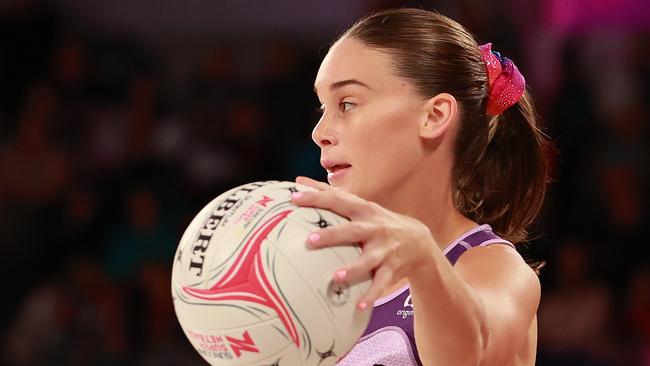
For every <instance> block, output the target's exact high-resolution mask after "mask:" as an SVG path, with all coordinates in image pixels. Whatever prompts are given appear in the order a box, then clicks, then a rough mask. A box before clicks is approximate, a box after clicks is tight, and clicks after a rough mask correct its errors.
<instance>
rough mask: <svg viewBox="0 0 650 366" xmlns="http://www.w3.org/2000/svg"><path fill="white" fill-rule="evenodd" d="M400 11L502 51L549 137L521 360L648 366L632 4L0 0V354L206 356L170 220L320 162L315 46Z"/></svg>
mask: <svg viewBox="0 0 650 366" xmlns="http://www.w3.org/2000/svg"><path fill="white" fill-rule="evenodd" d="M398 6H416V7H422V8H426V9H436V10H438V11H440V12H441V13H443V14H445V15H447V16H450V17H452V18H453V19H455V20H457V21H459V22H460V23H462V24H463V25H465V26H466V27H468V28H469V29H470V30H471V31H472V32H473V33H474V34H475V35H477V37H478V39H479V41H480V42H481V43H483V42H488V41H489V42H493V44H494V48H495V49H496V50H499V51H501V52H502V53H504V54H505V55H507V56H509V57H510V58H512V59H514V60H515V61H516V63H517V65H518V66H519V68H520V70H522V72H523V74H524V75H525V76H526V78H527V81H528V84H529V87H530V89H531V91H532V94H533V96H534V97H535V98H536V100H537V105H538V109H539V113H540V115H541V116H542V119H543V123H544V126H545V128H546V130H547V132H548V134H549V135H550V136H551V137H552V138H553V140H554V141H555V143H556V145H557V147H558V148H559V150H560V155H559V159H558V161H557V167H556V174H555V182H554V183H553V184H552V185H551V187H550V193H549V196H548V198H547V201H546V205H545V207H544V209H543V212H542V214H541V215H540V219H539V220H538V222H537V223H536V225H535V227H534V228H533V230H532V232H533V234H534V235H535V239H534V240H532V241H531V242H530V243H529V244H527V245H525V246H522V249H521V250H522V253H523V254H524V255H525V256H526V257H527V258H529V259H530V260H545V261H546V262H547V265H546V267H545V268H544V269H543V270H542V272H541V279H542V285H543V297H542V304H541V307H540V310H539V321H540V326H539V352H538V363H537V364H538V365H650V260H649V257H648V255H647V253H648V250H647V249H646V246H647V245H648V244H649V243H648V241H649V240H650V239H649V237H648V235H647V233H646V232H644V231H646V230H645V229H646V228H647V227H648V224H649V219H650V215H649V213H650V212H649V210H648V207H650V206H649V203H650V202H649V201H650V199H649V197H648V193H650V190H649V189H648V188H649V186H650V184H649V181H648V179H649V171H648V167H649V164H648V160H649V158H650V154H649V146H650V145H649V144H648V143H649V142H650V141H648V140H649V139H650V135H649V131H648V127H649V122H650V113H649V106H650V43H649V42H648V41H649V39H650V37H649V35H650V4H648V3H647V0H569V1H567V0H534V1H525V0H524V1H522V0H492V1H480V0H457V1H452V0H440V1H421V2H415V1H409V2H405V1H388V0H387V1H378V0H340V1H338V0H333V1H301V0H276V1H263V0H250V1H238V0H222V1H216V0H215V1H209V0H204V1H202V0H184V1H177V0H129V1H127V0H0V243H1V246H0V249H1V250H2V255H1V256H0V270H1V271H2V277H1V278H2V280H1V281H2V287H3V289H4V290H3V291H4V293H5V295H4V296H3V297H4V298H5V300H3V301H1V302H0V309H1V310H0V364H3V365H11V366H14V365H15V366H23V365H30V366H32V365H163V366H164V365H170V366H172V365H174V366H175V365H203V364H204V363H203V361H202V359H201V358H200V357H199V356H198V353H196V352H195V351H194V350H193V349H192V348H191V346H190V344H189V342H188V341H187V340H186V339H185V337H184V335H183V334H182V332H181V330H180V327H179V326H178V324H177V321H176V318H175V315H174V312H173V307H172V304H171V296H170V290H169V289H170V285H169V278H170V269H171V262H172V257H173V253H174V250H175V247H176V244H177V242H178V240H179V238H180V236H181V234H182V232H183V230H184V228H185V226H186V225H187V224H188V223H189V221H190V220H191V219H192V217H193V216H194V214H195V213H196V212H198V210H199V209H200V208H201V207H202V206H203V205H204V204H206V203H207V202H208V201H209V200H210V199H212V198H213V197H215V196H216V195H218V194H220V193H221V192H223V191H225V190H226V189H228V188H231V187H234V186H236V185H239V184H242V183H247V182H251V181H255V180H269V179H282V180H292V179H293V178H294V177H295V176H296V175H307V176H311V177H314V178H317V179H324V178H325V177H324V175H323V172H322V169H321V168H320V166H319V163H318V157H319V151H318V149H317V148H316V147H315V145H313V143H312V142H311V139H310V131H311V129H312V127H313V126H314V125H315V123H316V121H317V117H316V114H315V112H314V110H315V108H316V107H317V106H318V103H317V99H316V98H315V97H314V96H313V92H312V84H313V79H314V77H315V75H316V71H317V69H318V65H319V62H320V60H321V59H322V57H323V56H324V55H325V53H326V51H327V47H328V44H329V42H331V41H332V40H334V39H335V38H336V36H337V35H338V34H339V33H340V32H342V31H343V30H344V29H345V28H346V27H347V26H349V25H351V24H352V23H353V22H354V21H355V20H356V19H358V18H359V17H361V16H362V15H364V14H366V13H368V12H370V11H372V10H377V9H382V8H388V7H398ZM644 234H645V235H644Z"/></svg>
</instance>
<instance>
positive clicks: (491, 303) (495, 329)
mask: <svg viewBox="0 0 650 366" xmlns="http://www.w3.org/2000/svg"><path fill="white" fill-rule="evenodd" d="M454 267H455V270H456V271H457V273H458V274H459V276H460V277H461V279H463V281H464V282H465V283H467V285H469V287H471V288H472V289H473V290H474V291H475V293H476V295H477V296H478V298H479V299H480V301H481V302H482V304H483V307H484V310H485V321H486V322H485V325H486V328H487V329H486V330H487V334H488V339H487V347H486V349H485V353H484V357H483V363H482V364H484V365H505V364H508V363H510V362H512V360H513V359H514V356H515V354H516V353H517V352H518V350H519V348H520V347H521V346H522V345H523V344H524V342H525V341H526V337H528V334H529V329H530V326H531V324H532V322H533V320H534V318H535V314H536V312H537V307H538V306H539V300H540V296H541V288H540V283H539V279H538V278H537V275H536V274H535V272H534V271H533V270H532V269H531V268H530V267H529V266H528V265H527V264H526V263H525V261H524V260H523V258H522V257H521V256H520V255H519V253H517V252H516V251H515V250H514V249H513V248H511V247H509V246H506V245H490V246H485V247H474V248H472V249H470V250H468V251H467V252H465V253H464V254H463V255H462V256H461V257H460V258H459V259H458V261H457V262H456V265H455V266H454Z"/></svg>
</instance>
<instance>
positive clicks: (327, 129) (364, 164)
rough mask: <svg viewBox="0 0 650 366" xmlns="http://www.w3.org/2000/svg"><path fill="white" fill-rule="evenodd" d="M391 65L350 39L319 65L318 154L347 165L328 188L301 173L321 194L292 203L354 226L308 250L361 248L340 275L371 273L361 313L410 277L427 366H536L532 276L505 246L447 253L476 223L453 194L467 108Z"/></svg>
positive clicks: (314, 241) (313, 238) (323, 233)
mask: <svg viewBox="0 0 650 366" xmlns="http://www.w3.org/2000/svg"><path fill="white" fill-rule="evenodd" d="M390 62H391V59H390V56H389V55H387V54H385V53H383V52H381V51H378V50H374V49H371V48H369V47H367V46H365V45H364V44H363V43H361V42H359V41H358V40H355V39H348V38H344V39H341V40H339V41H338V42H337V43H336V44H335V45H333V46H332V47H331V49H330V51H329V53H328V54H327V56H326V57H325V59H324V60H323V62H322V64H321V67H320V69H319V71H318V75H317V77H316V81H315V84H314V86H315V90H316V92H317V94H318V97H319V99H320V101H321V103H322V107H321V109H322V110H323V115H322V117H321V119H320V120H319V122H318V124H317V125H316V127H315V128H314V131H313V134H312V137H313V140H314V141H315V143H316V144H317V145H318V146H319V147H320V148H321V154H322V158H325V159H333V160H336V161H342V162H345V163H346V164H350V167H349V168H348V169H346V171H345V174H343V175H341V176H339V177H338V178H335V179H332V180H331V181H330V183H331V184H327V183H323V182H317V181H314V180H312V179H309V178H305V177H298V178H297V179H296V181H297V182H298V183H302V184H305V185H309V186H311V187H314V188H316V190H315V191H310V192H300V193H297V194H294V197H293V202H294V203H295V204H297V205H300V206H310V207H320V208H325V209H330V210H332V211H335V212H337V213H339V214H341V215H343V216H346V217H348V218H349V219H350V220H351V221H350V222H349V223H348V224H343V225H340V226H336V227H330V228H325V229H321V230H318V231H315V232H314V233H312V235H310V239H309V242H308V245H310V246H311V247H313V248H315V249H316V248H322V247H325V246H334V245H342V243H350V242H358V243H361V245H362V248H363V254H362V255H361V256H360V257H359V258H358V259H357V261H356V262H354V263H352V264H350V265H348V266H347V267H345V268H341V269H340V270H338V271H336V273H334V274H333V275H334V278H335V280H337V281H342V280H354V279H355V278H359V277H360V276H362V275H364V274H367V273H369V272H371V271H374V276H373V281H372V285H371V288H370V289H369V290H368V292H367V293H366V294H365V295H364V296H363V298H361V299H360V300H359V302H358V304H357V305H358V308H359V311H370V309H371V304H373V302H374V301H375V300H376V299H378V298H379V297H381V296H383V295H386V294H388V293H391V292H393V291H394V290H396V289H397V288H399V287H401V286H403V285H404V284H405V283H409V285H410V290H411V295H412V298H413V305H414V309H416V311H415V316H414V324H415V336H416V343H417V346H418V350H419V354H420V358H421V359H422V361H423V363H424V365H500V366H502V365H532V364H534V355H535V345H536V320H535V313H536V311H537V307H538V304H539V299H540V285H539V281H538V279H537V276H536V275H535V274H534V272H533V271H532V270H531V269H530V268H529V267H528V265H526V263H525V262H524V260H523V259H522V258H521V256H519V254H518V253H517V252H516V251H515V250H514V249H512V248H511V247H509V246H506V245H491V246H488V247H477V248H472V249H470V250H468V251H467V252H465V253H464V254H463V255H462V256H461V257H460V259H459V260H458V262H457V263H456V265H455V266H451V264H450V263H449V261H448V260H447V259H446V258H445V257H444V255H443V254H442V250H443V249H444V248H446V247H447V246H448V245H449V244H450V243H451V242H452V241H453V240H454V239H455V238H457V237H458V236H459V235H461V234H462V233H464V232H466V231H467V230H469V229H471V228H474V227H476V226H477V225H478V224H477V223H475V222H473V221H472V220H470V219H468V218H467V217H465V216H463V215H462V214H461V213H460V212H459V211H458V210H457V209H456V208H455V206H454V205H453V201H452V185H451V172H452V168H453V153H452V151H453V150H452V147H453V143H454V139H455V135H456V129H457V126H458V116H459V106H458V104H457V103H456V100H455V99H454V97H453V96H451V95H449V94H445V93H443V94H438V95H436V96H434V97H432V98H426V97H423V96H421V95H419V94H418V93H417V92H416V91H415V89H414V87H413V85H412V84H411V83H410V82H409V81H408V80H404V79H403V78H400V77H399V76H397V75H396V74H395V72H394V70H393V69H392V68H391V63H390ZM349 80H356V81H358V82H361V83H362V84H363V85H365V86H362V85H360V84H358V83H355V82H350V81H349ZM440 335H444V336H440Z"/></svg>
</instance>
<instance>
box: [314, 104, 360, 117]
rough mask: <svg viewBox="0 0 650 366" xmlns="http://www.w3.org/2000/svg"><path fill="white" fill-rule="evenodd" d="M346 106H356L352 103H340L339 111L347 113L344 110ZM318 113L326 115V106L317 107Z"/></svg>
mask: <svg viewBox="0 0 650 366" xmlns="http://www.w3.org/2000/svg"><path fill="white" fill-rule="evenodd" d="M345 104H350V105H352V106H354V105H355V104H354V103H352V102H340V103H339V111H340V112H341V113H345V112H347V111H346V110H344V108H343V105H345ZM316 112H317V113H318V114H323V113H325V106H320V107H316Z"/></svg>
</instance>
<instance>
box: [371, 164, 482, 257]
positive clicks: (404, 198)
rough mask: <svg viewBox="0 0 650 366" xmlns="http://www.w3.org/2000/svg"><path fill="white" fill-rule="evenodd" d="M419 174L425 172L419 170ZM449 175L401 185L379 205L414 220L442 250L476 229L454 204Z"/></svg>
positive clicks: (423, 178)
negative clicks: (420, 223) (467, 232)
mask: <svg viewBox="0 0 650 366" xmlns="http://www.w3.org/2000/svg"><path fill="white" fill-rule="evenodd" d="M420 171H428V172H430V171H431V170H427V169H420ZM450 176H451V172H448V173H447V174H441V175H440V176H437V177H436V178H435V179H431V177H420V178H419V179H410V180H409V181H408V182H404V183H403V184H401V185H400V187H398V188H397V189H394V190H393V191H392V193H391V195H390V197H389V198H388V199H386V200H384V202H380V204H381V205H382V206H384V207H386V208H387V209H389V210H392V211H395V212H397V213H400V214H403V215H407V216H410V217H413V218H415V219H418V220H420V221H421V222H422V223H423V224H425V225H426V226H427V227H428V228H429V231H431V236H432V237H433V239H434V241H435V242H436V244H437V245H438V247H439V248H440V249H441V250H444V249H445V248H446V247H447V246H448V245H449V244H451V243H452V242H453V241H454V240H455V239H456V238H458V237H459V236H460V235H461V234H462V233H464V232H466V231H468V230H470V229H472V228H474V227H476V226H477V223H476V222H474V221H472V220H470V219H469V218H467V217H465V216H464V215H463V214H461V213H460V211H459V210H458V209H457V208H456V206H455V205H454V202H453V198H452V197H453V190H452V187H451V177H450Z"/></svg>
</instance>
